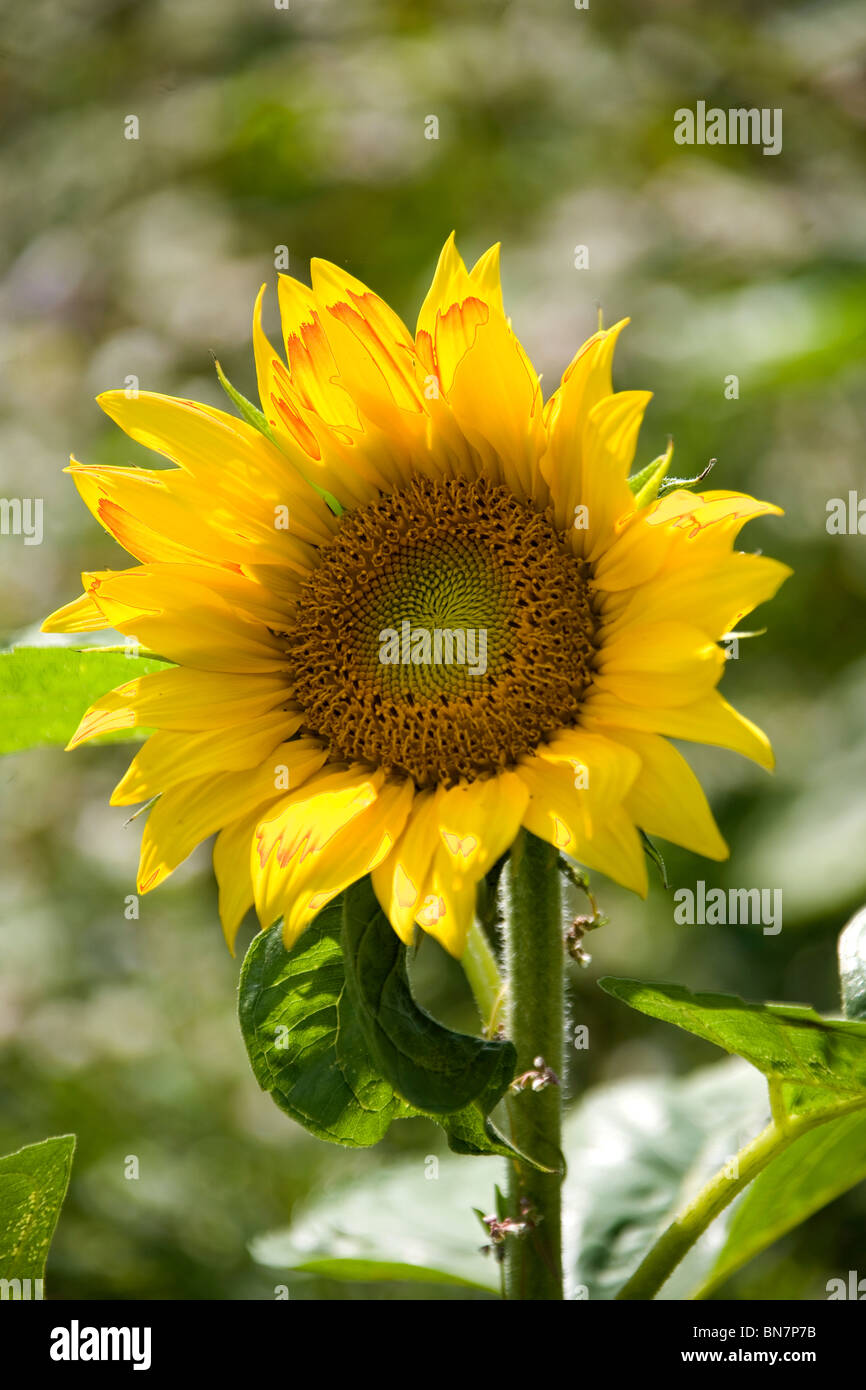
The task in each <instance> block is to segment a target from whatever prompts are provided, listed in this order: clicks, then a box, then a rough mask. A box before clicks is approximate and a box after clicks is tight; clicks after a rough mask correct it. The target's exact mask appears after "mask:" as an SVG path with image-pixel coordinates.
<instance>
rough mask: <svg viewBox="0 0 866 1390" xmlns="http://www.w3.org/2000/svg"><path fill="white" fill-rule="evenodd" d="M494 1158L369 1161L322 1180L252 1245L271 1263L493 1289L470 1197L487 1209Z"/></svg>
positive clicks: (354, 1278)
mask: <svg viewBox="0 0 866 1390" xmlns="http://www.w3.org/2000/svg"><path fill="white" fill-rule="evenodd" d="M499 1176H500V1167H499V1165H498V1164H493V1163H489V1162H488V1163H477V1164H476V1163H464V1162H462V1161H461V1160H460V1159H459V1158H454V1157H451V1156H449V1155H447V1154H441V1155H439V1156H436V1155H433V1154H430V1155H421V1154H419V1155H418V1156H417V1158H414V1159H407V1160H403V1161H401V1162H399V1163H392V1164H387V1165H385V1166H377V1167H376V1169H375V1171H373V1172H371V1173H369V1174H368V1175H367V1176H366V1177H363V1178H361V1179H360V1180H357V1181H355V1182H353V1183H346V1184H343V1185H341V1186H339V1187H337V1188H334V1187H331V1186H329V1187H327V1188H325V1189H323V1190H322V1191H320V1192H319V1193H318V1194H317V1195H316V1196H315V1197H313V1198H312V1199H311V1200H309V1201H308V1202H307V1203H305V1204H304V1206H303V1207H301V1208H300V1209H299V1210H298V1211H297V1212H296V1214H295V1217H294V1220H293V1222H292V1225H291V1226H290V1227H289V1228H288V1229H286V1230H282V1231H274V1232H272V1233H269V1234H268V1235H264V1236H260V1237H259V1238H258V1239H257V1240H255V1241H254V1242H253V1244H252V1247H251V1249H252V1255H253V1258H254V1259H255V1260H257V1261H258V1262H259V1263H260V1264H265V1265H269V1266H272V1267H274V1268H277V1269H282V1270H287V1271H288V1270H291V1271H300V1272H303V1273H305V1274H308V1275H310V1274H316V1275H323V1276H327V1277H328V1278H329V1279H334V1280H340V1281H350V1282H351V1283H356V1282H364V1283H376V1282H380V1281H387V1282H390V1281H394V1280H396V1281H401V1282H412V1283H428V1284H452V1285H457V1286H462V1287H464V1288H466V1289H467V1290H468V1289H478V1290H484V1291H485V1292H493V1291H495V1290H498V1288H499V1274H498V1270H497V1267H496V1264H495V1262H494V1261H493V1260H491V1259H490V1258H487V1259H485V1257H484V1256H483V1255H482V1254H481V1246H482V1245H483V1244H484V1232H483V1231H482V1229H481V1227H480V1226H479V1224H478V1220H477V1217H475V1216H474V1215H473V1212H472V1207H473V1206H477V1207H479V1208H480V1209H481V1210H483V1211H488V1210H490V1209H491V1207H492V1205H493V1197H492V1193H493V1186H494V1184H495V1182H496V1180H497V1178H498V1177H499Z"/></svg>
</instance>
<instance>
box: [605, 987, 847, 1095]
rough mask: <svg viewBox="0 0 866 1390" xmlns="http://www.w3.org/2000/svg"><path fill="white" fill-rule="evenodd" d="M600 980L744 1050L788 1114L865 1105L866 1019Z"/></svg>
mask: <svg viewBox="0 0 866 1390" xmlns="http://www.w3.org/2000/svg"><path fill="white" fill-rule="evenodd" d="M599 984H600V985H601V987H602V989H603V990H605V991H606V992H607V993H608V994H612V995H613V996H614V998H616V999H620V1000H622V1001H623V1003H626V1004H629V1005H630V1006H631V1008H633V1009H637V1010H638V1011H639V1012H641V1013H645V1014H649V1016H650V1017H651V1018H658V1019H662V1020H663V1021H665V1022H666V1023H673V1024H676V1026H677V1027H678V1028H683V1029H685V1031H686V1032H688V1033H694V1034H696V1036H697V1037H699V1038H705V1039H706V1040H707V1041H708V1042H712V1043H715V1044H716V1046H717V1047H722V1048H724V1049H725V1051H726V1052H732V1053H737V1054H738V1055H739V1056H740V1057H744V1058H745V1059H746V1061H747V1062H751V1064H752V1066H753V1067H757V1069H758V1071H761V1072H763V1073H764V1075H765V1076H766V1077H768V1078H769V1079H770V1081H771V1082H772V1083H773V1084H774V1085H775V1087H776V1088H777V1090H778V1093H779V1095H780V1097H781V1099H782V1101H783V1103H784V1107H785V1109H786V1110H787V1112H788V1114H789V1115H799V1114H803V1113H805V1112H811V1113H815V1112H818V1111H821V1110H833V1109H838V1108H839V1107H840V1106H841V1105H847V1106H849V1107H850V1105H851V1104H852V1103H853V1104H857V1103H862V1104H864V1105H866V1023H859V1022H848V1021H847V1020H836V1019H828V1018H822V1017H821V1015H820V1014H817V1013H815V1012H814V1010H813V1009H809V1008H802V1007H798V1006H796V1005H787V1004H752V1003H748V1002H746V1001H745V1000H743V999H739V998H737V996H736V995H729V994H692V993H690V991H689V990H687V989H684V988H683V987H682V986H681V985H668V984H658V985H650V984H644V983H642V982H641V981H639V980H615V979H611V978H606V979H603V980H599Z"/></svg>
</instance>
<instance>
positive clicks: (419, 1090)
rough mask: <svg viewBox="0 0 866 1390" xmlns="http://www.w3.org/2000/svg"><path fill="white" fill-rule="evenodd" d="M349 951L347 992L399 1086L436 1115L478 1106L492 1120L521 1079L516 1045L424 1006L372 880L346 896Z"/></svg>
mask: <svg viewBox="0 0 866 1390" xmlns="http://www.w3.org/2000/svg"><path fill="white" fill-rule="evenodd" d="M343 954H344V959H345V962H346V987H347V991H348V993H349V995H350V997H351V999H352V1003H353V1006H354V1008H355V1010H356V1011H357V1014H358V1017H359V1019H360V1021H361V1026H362V1027H363V1029H364V1032H365V1034H366V1037H367V1043H368V1046H369V1049H370V1053H371V1055H372V1056H373V1057H374V1059H375V1061H376V1063H377V1065H378V1066H379V1068H380V1070H381V1072H382V1074H383V1075H384V1076H387V1078H388V1080H389V1081H390V1082H391V1084H392V1085H393V1087H394V1089H395V1090H396V1091H397V1092H398V1093H399V1094H400V1095H401V1096H404V1097H405V1099H406V1100H407V1101H409V1103H410V1104H411V1105H414V1106H416V1107H417V1108H418V1109H419V1110H422V1111H425V1112H428V1113H431V1114H434V1115H438V1114H444V1115H449V1114H453V1112H454V1111H455V1110H462V1109H463V1108H464V1106H467V1105H471V1104H473V1103H474V1104H477V1105H478V1106H480V1107H481V1112H482V1113H483V1114H484V1115H487V1114H488V1113H489V1112H490V1111H491V1110H492V1109H493V1107H494V1105H495V1104H496V1102H497V1101H498V1100H499V1099H500V1098H501V1097H502V1096H503V1095H504V1093H505V1091H506V1090H507V1089H508V1086H509V1085H510V1083H511V1081H512V1080H513V1078H514V1075H515V1072H516V1070H517V1052H516V1050H515V1047H514V1044H513V1043H510V1042H506V1041H498V1040H490V1039H485V1038H478V1037H473V1036H471V1035H470V1034H468V1033H455V1032H453V1031H452V1030H451V1029H450V1028H445V1027H443V1025H442V1024H441V1023H437V1022H436V1020H435V1019H433V1018H431V1017H430V1015H429V1014H428V1013H425V1011H424V1010H423V1009H421V1008H419V1007H418V1005H417V1004H416V1002H415V1000H414V999H413V997H412V991H411V989H410V987H409V976H408V973H407V970H406V947H405V946H404V945H403V943H402V942H401V941H400V939H399V937H398V936H397V934H396V932H395V931H394V929H393V928H392V926H391V924H390V922H389V921H388V919H387V918H386V916H385V914H384V913H383V912H382V909H381V908H380V906H379V903H378V900H377V898H376V895H375V893H374V892H373V888H372V885H371V883H370V880H369V878H365V879H363V880H361V881H360V882H359V883H355V884H353V885H352V887H351V888H349V889H347V891H346V893H345V896H344V907H343Z"/></svg>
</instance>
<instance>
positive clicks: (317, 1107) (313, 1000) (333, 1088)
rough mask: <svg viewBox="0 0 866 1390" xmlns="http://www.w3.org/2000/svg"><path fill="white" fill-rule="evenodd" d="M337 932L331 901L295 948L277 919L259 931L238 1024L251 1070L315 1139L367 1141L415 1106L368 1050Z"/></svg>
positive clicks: (244, 974) (337, 914)
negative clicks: (401, 1094) (352, 1002)
mask: <svg viewBox="0 0 866 1390" xmlns="http://www.w3.org/2000/svg"><path fill="white" fill-rule="evenodd" d="M340 936H341V910H340V907H339V905H334V904H332V905H330V906H328V907H326V908H325V909H324V911H322V912H321V913H320V914H319V916H318V917H317V918H316V920H315V921H314V922H313V923H312V924H311V925H310V926H309V927H308V928H307V930H306V931H305V932H304V933H303V935H302V936H301V937H300V939H299V940H298V941H297V942H296V943H295V945H294V946H293V948H292V949H291V951H287V950H286V948H285V946H284V945H283V937H282V929H281V927H280V926H279V924H278V925H277V926H275V927H272V928H271V929H270V931H268V932H264V933H262V934H261V935H260V936H257V937H256V938H255V939H254V940H253V942H252V945H251V946H250V948H249V951H248V952H247V955H246V959H245V960H244V964H243V969H242V971H241V978H240V995H239V999H240V1020H241V1029H242V1032H243V1035H244V1040H245V1042H246V1045H247V1050H248V1052H249V1057H250V1062H251V1063H252V1068H253V1072H254V1074H255V1077H256V1080H257V1081H258V1083H259V1085H260V1086H261V1087H262V1089H263V1090H265V1091H269V1092H270V1093H271V1095H272V1096H273V1099H274V1101H275V1102H276V1104H277V1105H278V1106H279V1107H280V1109H281V1110H284V1111H285V1112H286V1114H287V1115H290V1116H291V1117H292V1119H293V1120H297V1122H298V1123H299V1124H302V1125H303V1126H304V1128H305V1129H308V1130H309V1131H310V1133H311V1134H315V1135H316V1137H317V1138H319V1139H328V1140H330V1141H331V1142H333V1143H337V1144H346V1145H349V1146H351V1147H366V1146H367V1145H370V1144H376V1143H378V1141H379V1140H380V1139H381V1138H382V1136H383V1135H384V1133H385V1131H386V1130H387V1129H388V1126H389V1125H390V1123H391V1121H392V1120H394V1119H396V1118H397V1116H398V1115H401V1114H403V1115H405V1114H409V1113H411V1112H410V1111H409V1109H408V1107H407V1106H406V1105H405V1102H403V1101H402V1100H401V1099H400V1098H399V1097H398V1096H396V1095H395V1093H394V1091H393V1089H392V1087H391V1086H389V1084H388V1083H387V1081H385V1080H383V1078H382V1076H381V1075H380V1074H379V1072H378V1071H377V1069H376V1067H375V1065H374V1064H373V1063H372V1061H371V1059H370V1055H369V1051H368V1049H367V1045H366V1040H365V1037H364V1034H363V1032H362V1030H361V1027H360V1024H359V1020H358V1016H357V1013H356V1011H355V1010H354V1009H353V1008H352V1007H351V1005H350V1004H349V1001H348V998H347V994H346V989H345V976H344V973H343V956H342V950H341V945H340Z"/></svg>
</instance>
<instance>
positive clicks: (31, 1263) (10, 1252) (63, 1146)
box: [0, 1134, 75, 1296]
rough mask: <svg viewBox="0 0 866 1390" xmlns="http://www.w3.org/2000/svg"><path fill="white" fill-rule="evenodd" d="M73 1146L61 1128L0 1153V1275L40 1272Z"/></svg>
mask: <svg viewBox="0 0 866 1390" xmlns="http://www.w3.org/2000/svg"><path fill="white" fill-rule="evenodd" d="M74 1150H75V1136H74V1135H73V1134H63V1135H60V1136H59V1137H58V1138H56V1139H45V1140H43V1141H42V1143H40V1144H30V1145H28V1147H27V1148H25V1149H19V1150H18V1152H17V1153H14V1154H7V1155H6V1157H5V1158H0V1279H8V1280H16V1279H17V1280H22V1279H42V1278H44V1275H45V1261H46V1259H47V1258H48V1248H49V1246H50V1245H51V1239H52V1237H53V1235H54V1228H55V1226H56V1225H57V1218H58V1216H59V1215H60V1208H61V1207H62V1205H63V1199H64V1197H65V1196H66V1189H67V1188H68V1186H69V1174H70V1172H71V1170H72V1155H73V1152H74ZM13 1296H14V1295H13Z"/></svg>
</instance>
